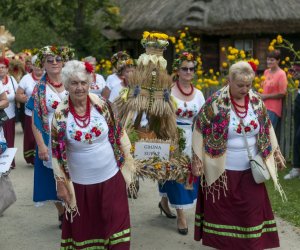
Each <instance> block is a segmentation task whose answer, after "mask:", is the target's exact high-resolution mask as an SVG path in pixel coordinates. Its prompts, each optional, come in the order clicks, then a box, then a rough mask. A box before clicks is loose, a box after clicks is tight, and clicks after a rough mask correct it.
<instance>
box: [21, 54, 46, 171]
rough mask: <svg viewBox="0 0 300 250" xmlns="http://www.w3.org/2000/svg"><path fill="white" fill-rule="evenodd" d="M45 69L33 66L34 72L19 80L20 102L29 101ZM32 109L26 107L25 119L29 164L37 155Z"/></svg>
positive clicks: (26, 153)
mask: <svg viewBox="0 0 300 250" xmlns="http://www.w3.org/2000/svg"><path fill="white" fill-rule="evenodd" d="M36 60H37V55H34V56H33V57H32V64H33V65H35V62H36ZM43 73H44V70H43V69H42V68H40V67H37V66H32V72H31V73H28V74H27V75H25V76H24V77H23V78H22V79H21V81H20V82H19V87H18V89H17V93H16V99H17V101H19V102H20V103H24V104H25V103H27V101H28V100H29V98H30V97H31V95H32V92H33V89H34V87H35V85H36V84H37V83H38V82H39V81H40V79H41V77H42V76H43ZM31 117H32V111H31V110H30V109H28V108H26V107H25V119H24V140H23V154H24V159H25V161H26V162H27V163H28V164H32V165H34V155H35V139H34V135H33V132H32V119H31Z"/></svg>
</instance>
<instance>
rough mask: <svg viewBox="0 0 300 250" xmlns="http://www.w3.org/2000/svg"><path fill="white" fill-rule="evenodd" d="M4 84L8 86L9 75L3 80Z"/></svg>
mask: <svg viewBox="0 0 300 250" xmlns="http://www.w3.org/2000/svg"><path fill="white" fill-rule="evenodd" d="M2 83H3V85H6V84H7V83H8V76H7V75H6V76H5V77H4V78H3V79H2Z"/></svg>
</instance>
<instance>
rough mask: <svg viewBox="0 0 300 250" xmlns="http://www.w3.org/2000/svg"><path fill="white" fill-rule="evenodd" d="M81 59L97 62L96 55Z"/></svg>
mask: <svg viewBox="0 0 300 250" xmlns="http://www.w3.org/2000/svg"><path fill="white" fill-rule="evenodd" d="M83 61H84V62H89V63H90V62H96V63H97V60H96V57H93V56H87V57H85V58H83Z"/></svg>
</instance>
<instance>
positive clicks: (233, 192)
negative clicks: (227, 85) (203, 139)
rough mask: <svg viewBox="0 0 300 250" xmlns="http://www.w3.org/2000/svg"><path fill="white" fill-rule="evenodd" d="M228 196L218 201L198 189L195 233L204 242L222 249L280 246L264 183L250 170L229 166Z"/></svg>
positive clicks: (223, 196) (253, 249)
mask: <svg viewBox="0 0 300 250" xmlns="http://www.w3.org/2000/svg"><path fill="white" fill-rule="evenodd" d="M226 175H227V186H228V190H227V191H226V197H225V195H224V193H223V192H220V198H219V199H218V198H217V197H218V196H217V194H216V193H215V198H216V199H215V202H213V199H212V196H211V195H210V194H208V196H207V198H206V193H205V190H202V189H201V188H200V189H199V194H198V200H197V207H196V218H195V235H194V238H195V240H196V241H199V240H201V239H202V243H203V245H206V246H210V247H214V248H217V249H222V250H232V249H239V250H243V249H245V250H246V249H247V250H260V249H267V248H275V247H279V238H278V232H277V227H276V222H275V220H274V215H273V212H272V208H271V204H270V201H269V197H268V193H267V190H266V187H265V185H264V184H256V183H255V181H254V179H253V176H252V173H251V170H250V169H249V170H246V171H231V170H226Z"/></svg>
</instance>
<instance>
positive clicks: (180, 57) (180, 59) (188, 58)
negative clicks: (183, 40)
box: [172, 51, 197, 72]
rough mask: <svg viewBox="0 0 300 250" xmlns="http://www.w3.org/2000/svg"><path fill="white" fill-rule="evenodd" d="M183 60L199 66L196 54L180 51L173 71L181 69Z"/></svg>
mask: <svg viewBox="0 0 300 250" xmlns="http://www.w3.org/2000/svg"><path fill="white" fill-rule="evenodd" d="M183 61H190V62H193V63H194V65H195V67H196V66H197V61H196V60H195V57H194V55H193V54H192V53H190V52H187V51H185V52H182V53H180V54H179V55H178V56H177V58H176V59H175V60H174V62H173V65H172V69H173V72H177V71H178V70H179V68H180V65H181V64H182V62H183Z"/></svg>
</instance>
